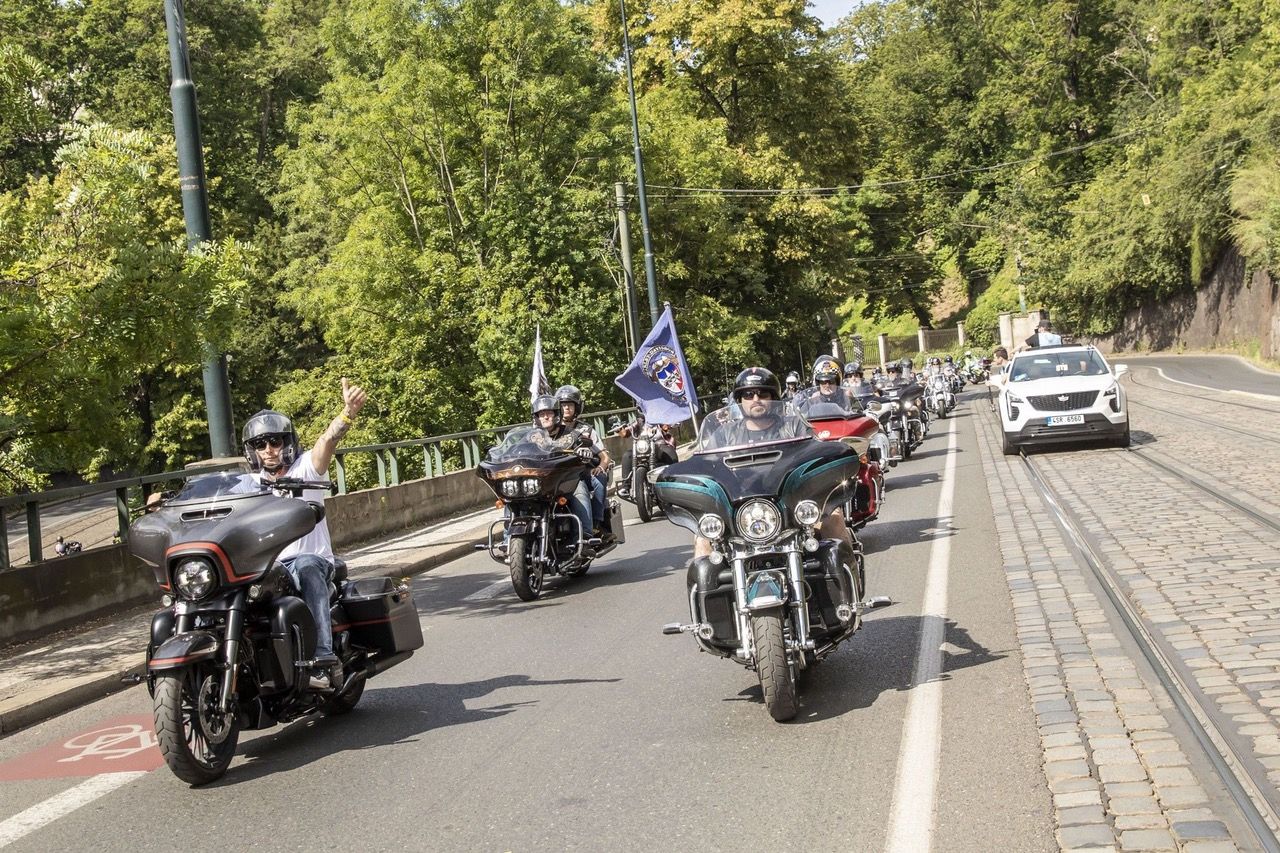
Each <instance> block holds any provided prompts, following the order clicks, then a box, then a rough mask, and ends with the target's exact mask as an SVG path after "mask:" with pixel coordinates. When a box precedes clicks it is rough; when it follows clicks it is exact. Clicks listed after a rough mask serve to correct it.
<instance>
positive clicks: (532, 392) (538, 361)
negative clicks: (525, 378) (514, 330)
mask: <svg viewBox="0 0 1280 853" xmlns="http://www.w3.org/2000/svg"><path fill="white" fill-rule="evenodd" d="M550 393H551V383H550V382H548V381H547V374H545V373H543V371H542V324H541V323H539V324H538V326H537V331H535V332H534V333H533V373H532V375H530V377H529V402H530V403H532V402H533V401H534V400H536V399H538V396H539V395H540V394H550Z"/></svg>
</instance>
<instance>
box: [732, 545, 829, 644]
mask: <svg viewBox="0 0 1280 853" xmlns="http://www.w3.org/2000/svg"><path fill="white" fill-rule="evenodd" d="M787 576H788V580H789V582H790V583H791V607H792V608H793V609H794V610H795V626H796V636H795V638H793V639H792V642H791V649H790V650H794V649H813V648H814V642H813V640H812V639H810V638H809V603H808V601H807V600H806V597H805V594H804V591H805V583H804V557H803V556H801V554H800V552H799V551H790V552H788V553H787ZM733 597H734V601H735V603H736V604H737V608H738V636H739V637H741V638H742V646H741V647H740V648H739V649H738V657H740V658H742V659H743V660H753V659H754V657H755V656H754V654H753V649H752V646H754V645H755V640H754V638H753V637H751V624H750V623H751V611H750V610H748V609H747V562H746V560H744V559H742V558H738V559H735V560H734V561H733ZM801 660H803V657H802V658H801Z"/></svg>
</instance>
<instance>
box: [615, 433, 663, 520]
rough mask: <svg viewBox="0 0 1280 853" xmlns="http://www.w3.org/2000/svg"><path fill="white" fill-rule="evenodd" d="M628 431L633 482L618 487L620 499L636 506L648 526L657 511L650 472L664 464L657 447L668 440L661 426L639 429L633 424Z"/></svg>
mask: <svg viewBox="0 0 1280 853" xmlns="http://www.w3.org/2000/svg"><path fill="white" fill-rule="evenodd" d="M627 428H628V431H629V432H630V434H631V477H630V482H627V483H623V484H622V485H621V486H620V487H619V488H618V497H620V498H622V499H623V500H625V501H630V502H631V503H633V504H635V506H636V514H637V515H638V516H639V517H640V521H641V522H642V523H645V524H647V523H649V521H651V520H652V519H653V515H654V511H655V510H657V509H658V502H657V500H656V499H655V497H654V492H653V484H652V483H650V482H649V473H650V472H651V471H653V470H654V468H655V467H661V464H665V463H661V462H659V460H658V458H657V457H658V454H657V447H656V445H657V444H659V443H663V444H665V443H666V441H667V439H666V436H665V435H664V434H663V432H662V427H659V426H649V425H645V426H639V425H638V424H636V423H634V422H633V423H631V424H628V425H627Z"/></svg>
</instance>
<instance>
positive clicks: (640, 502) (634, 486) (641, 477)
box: [631, 465, 653, 524]
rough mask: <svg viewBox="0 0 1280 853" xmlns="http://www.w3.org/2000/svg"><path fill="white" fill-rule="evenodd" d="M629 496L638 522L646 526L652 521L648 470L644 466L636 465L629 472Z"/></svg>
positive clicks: (651, 494) (651, 500) (651, 495)
mask: <svg viewBox="0 0 1280 853" xmlns="http://www.w3.org/2000/svg"><path fill="white" fill-rule="evenodd" d="M631 495H632V497H633V498H634V499H635V502H636V513H637V514H638V515H639V516H640V522H641V523H642V524H648V523H649V521H651V520H652V519H653V493H652V492H651V491H650V490H649V469H648V468H647V467H646V466H644V465H637V466H636V467H635V468H634V469H633V470H632V471H631Z"/></svg>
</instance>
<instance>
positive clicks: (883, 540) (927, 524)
mask: <svg viewBox="0 0 1280 853" xmlns="http://www.w3.org/2000/svg"><path fill="white" fill-rule="evenodd" d="M957 532H958V531H957V529H956V528H955V527H952V526H951V523H950V521H948V520H946V519H938V518H933V517H930V518H907V519H903V520H902V521H885V520H883V519H877V520H876V521H875V523H874V524H869V525H867V526H866V527H865V528H863V529H862V530H860V531H858V538H859V539H860V540H862V552H863V553H864V554H878V553H880V552H882V551H888V550H889V549H890V548H892V547H896V546H899V545H910V544H912V543H915V542H932V541H934V540H935V539H937V538H938V537H939V535H946V536H955V535H956V533H957Z"/></svg>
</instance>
